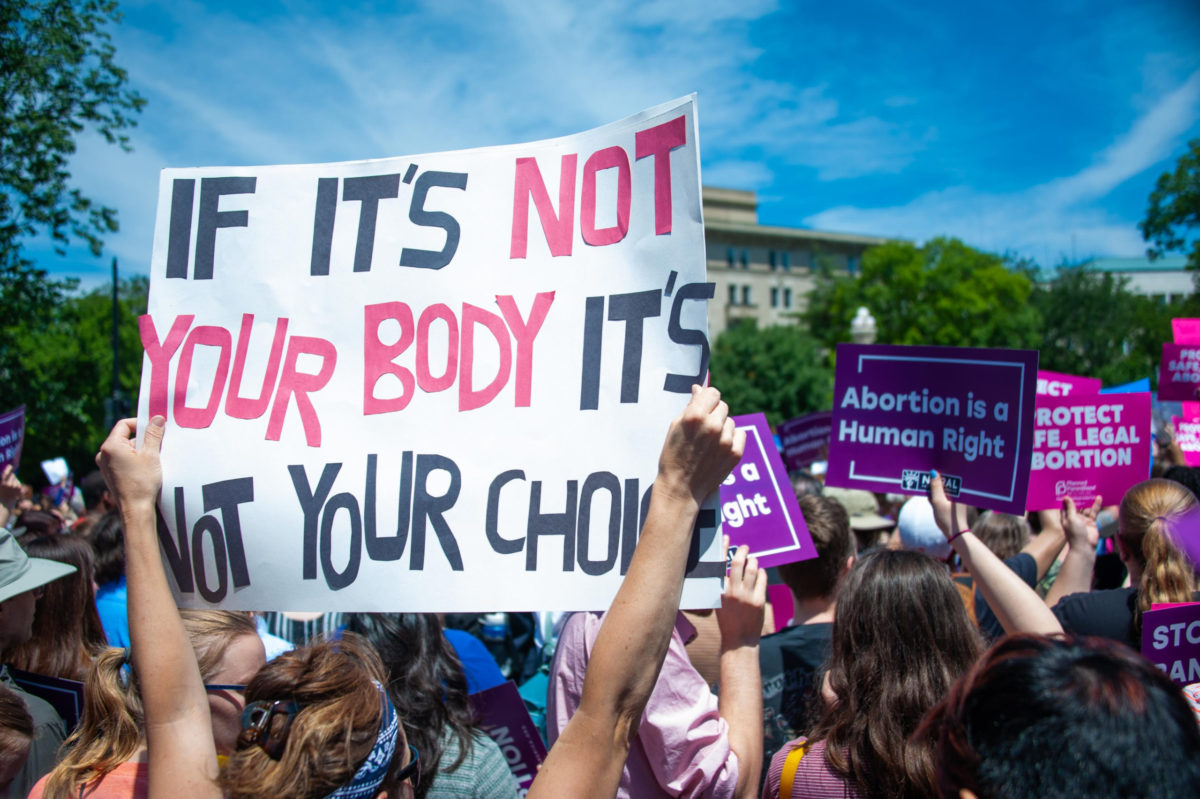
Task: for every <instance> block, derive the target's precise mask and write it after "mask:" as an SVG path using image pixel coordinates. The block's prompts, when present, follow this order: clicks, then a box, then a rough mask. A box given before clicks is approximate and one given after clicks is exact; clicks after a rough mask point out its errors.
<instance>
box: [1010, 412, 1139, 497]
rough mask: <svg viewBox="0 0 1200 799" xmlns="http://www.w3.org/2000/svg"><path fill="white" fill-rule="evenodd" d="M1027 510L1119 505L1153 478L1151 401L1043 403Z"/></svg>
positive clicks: (1035, 435) (1034, 441)
mask: <svg viewBox="0 0 1200 799" xmlns="http://www.w3.org/2000/svg"><path fill="white" fill-rule="evenodd" d="M1035 417H1036V418H1035V427H1034V430H1033V464H1032V468H1031V470H1030V472H1029V498H1028V500H1027V501H1026V503H1025V504H1026V507H1027V509H1028V510H1047V509H1050V508H1057V507H1059V506H1060V505H1061V504H1062V500H1063V498H1064V497H1070V498H1071V499H1073V500H1074V501H1075V504H1076V505H1090V504H1091V503H1092V501H1093V500H1095V498H1096V497H1097V496H1100V497H1103V498H1104V502H1105V504H1109V505H1115V504H1116V503H1118V502H1120V501H1121V497H1123V496H1125V491H1126V490H1128V489H1129V487H1130V486H1132V485H1134V484H1135V483H1140V482H1141V481H1142V480H1145V479H1146V476H1147V475H1148V474H1149V473H1150V447H1149V446H1148V443H1147V442H1149V440H1150V395H1149V394H1146V393H1141V394H1097V395H1095V396H1092V397H1065V398H1055V397H1038V403H1037V413H1036V415H1035Z"/></svg>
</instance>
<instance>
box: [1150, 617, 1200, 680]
mask: <svg viewBox="0 0 1200 799" xmlns="http://www.w3.org/2000/svg"><path fill="white" fill-rule="evenodd" d="M1142 656H1143V657H1144V658H1146V660H1149V661H1150V662H1151V663H1153V664H1154V665H1155V666H1158V668H1160V669H1161V670H1162V671H1163V673H1164V674H1166V675H1167V676H1168V677H1170V678H1171V680H1172V681H1173V682H1174V683H1175V684H1176V685H1181V686H1182V685H1190V684H1191V683H1194V682H1200V603H1189V604H1184V605H1175V606H1174V607H1169V608H1154V609H1153V610H1148V611H1146V612H1145V613H1144V614H1142Z"/></svg>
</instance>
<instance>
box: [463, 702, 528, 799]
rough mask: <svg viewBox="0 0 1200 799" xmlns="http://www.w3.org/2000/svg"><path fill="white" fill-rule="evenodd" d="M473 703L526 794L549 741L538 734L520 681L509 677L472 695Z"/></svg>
mask: <svg viewBox="0 0 1200 799" xmlns="http://www.w3.org/2000/svg"><path fill="white" fill-rule="evenodd" d="M471 705H472V706H473V707H474V708H475V714H476V715H477V716H478V717H479V726H481V727H483V730H484V732H486V733H487V734H488V736H489V737H490V738H491V739H492V740H493V741H495V742H496V745H497V746H499V747H500V752H501V753H502V754H503V755H504V760H505V762H507V763H508V768H509V770H510V771H512V774H513V777H515V778H516V780H517V785H518V786H519V787H520V789H521V796H524V795H525V793H526V792H527V791H528V790H529V786H531V785H533V778H534V777H536V776H537V772H538V767H539V766H540V765H541V764H542V761H543V760H545V759H546V744H545V743H543V742H542V738H541V736H540V735H538V731H537V727H536V726H534V723H533V719H532V718H530V716H529V711H528V710H526V708H525V700H523V699H521V694H520V693H519V692H518V691H517V685H516V683H514V682H513V681H512V680H509V681H508V682H506V683H503V684H501V685H497V686H495V687H494V688H488V689H487V690H486V691H479V692H478V693H474V694H471Z"/></svg>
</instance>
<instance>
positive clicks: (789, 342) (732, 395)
mask: <svg viewBox="0 0 1200 799" xmlns="http://www.w3.org/2000/svg"><path fill="white" fill-rule="evenodd" d="M824 360H825V359H824V358H823V357H822V354H821V351H820V345H819V344H818V343H817V341H816V340H815V339H813V338H812V336H810V335H809V334H808V332H807V331H806V330H804V328H803V327H799V326H796V325H775V326H771V327H764V328H759V327H758V326H757V325H755V323H754V322H753V320H745V321H741V322H738V323H736V324H734V325H732V326H731V327H729V328H728V329H727V330H725V332H723V333H722V334H721V335H720V336H718V337H717V342H716V344H715V345H714V346H713V352H712V365H711V369H712V383H713V385H714V386H716V387H717V388H719V389H721V395H722V396H723V397H724V399H725V401H726V402H728V403H729V409H730V411H731V412H733V413H735V414H743V413H756V412H759V411H762V412H763V413H766V415H767V420H768V421H770V423H771V424H773V425H776V424H779V423H780V422H785V421H787V420H788V419H791V418H793V417H796V416H800V415H801V414H804V413H809V412H810V411H818V410H823V409H825V408H828V407H829V403H830V401H831V400H832V396H833V376H832V375H831V374H830V372H829V369H828V368H827V367H826V366H825V364H824Z"/></svg>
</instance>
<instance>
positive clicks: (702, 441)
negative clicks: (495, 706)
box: [529, 386, 765, 799]
mask: <svg viewBox="0 0 1200 799" xmlns="http://www.w3.org/2000/svg"><path fill="white" fill-rule="evenodd" d="M744 446H745V434H743V433H738V432H737V431H736V430H735V428H734V424H733V420H732V419H730V418H729V408H728V406H726V404H725V403H724V402H722V401H721V395H720V393H719V392H718V391H716V390H715V389H712V388H706V389H701V388H700V387H698V386H693V387H692V399H691V401H690V402H689V403H688V405H687V407H686V408H685V409H684V410H683V413H682V414H681V415H680V416H679V417H678V418H677V419H675V421H673V422H672V423H671V426H670V428H669V429H668V430H667V439H666V442H665V443H664V444H663V449H662V454H661V455H660V457H659V461H658V476H657V478H656V479H655V481H654V491H653V493H652V494H651V499H650V508H649V512H648V513H647V515H646V523H645V525H644V526H643V527H642V534H641V538H640V539H639V540H638V544H637V548H636V549H635V550H634V553H633V559H632V561H631V562H630V564H629V571H628V573H627V574H626V575H625V579H624V581H623V582H622V583H621V588H620V590H619V591H618V592H617V596H616V598H615V599H614V600H613V604H612V607H611V608H610V610H609V612H608V613H607V615H606V616H605V618H604V623H603V625H602V626H601V627H600V632H599V634H598V635H597V637H596V643H595V646H594V647H593V649H592V656H591V660H590V662H589V664H588V669H587V676H586V677H585V678H584V683H583V696H582V698H581V701H580V705H579V710H578V711H577V712H576V713H575V715H574V716H573V717H572V718H571V721H570V723H568V724H567V726H566V728H565V729H564V730H563V732H562V735H560V736H559V738H558V740H557V741H556V742H555V744H554V746H553V748H551V750H550V754H549V755H548V756H547V758H546V762H545V763H544V764H543V765H542V769H541V771H540V772H539V773H538V776H537V779H536V780H534V783H533V787H532V788H531V789H530V791H529V797H530V799H550V798H551V797H560V796H596V797H604V796H614V795H615V794H616V791H617V785H618V784H619V783H620V779H621V769H622V767H623V765H624V763H625V758H626V757H627V756H628V754H629V744H630V741H631V740H632V738H633V736H634V735H635V734H636V733H637V729H638V725H639V723H640V720H641V716H642V711H643V710H644V709H645V707H646V702H647V701H648V700H649V698H650V694H651V692H652V691H653V690H654V684H655V681H656V680H657V679H658V672H659V669H660V668H661V667H662V661H663V657H664V656H665V655H666V652H667V646H668V644H669V643H670V640H671V630H672V628H673V626H674V622H675V613H676V611H677V610H678V608H679V596H680V592H681V591H682V590H683V577H684V569H685V564H686V562H687V553H688V547H689V544H690V542H691V537H692V529H693V527H694V526H695V523H696V517H697V515H698V513H699V510H700V504H701V503H702V502H703V501H704V498H705V497H706V496H708V495H709V494H710V493H712V492H713V491H715V490H716V489H717V487H718V486H719V485H720V483H721V480H723V479H724V478H725V475H727V474H728V473H729V471H730V469H732V468H733V467H734V466H736V465H737V462H738V461H739V460H740V459H741V456H742V450H743V448H744ZM764 590H765V588H764Z"/></svg>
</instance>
